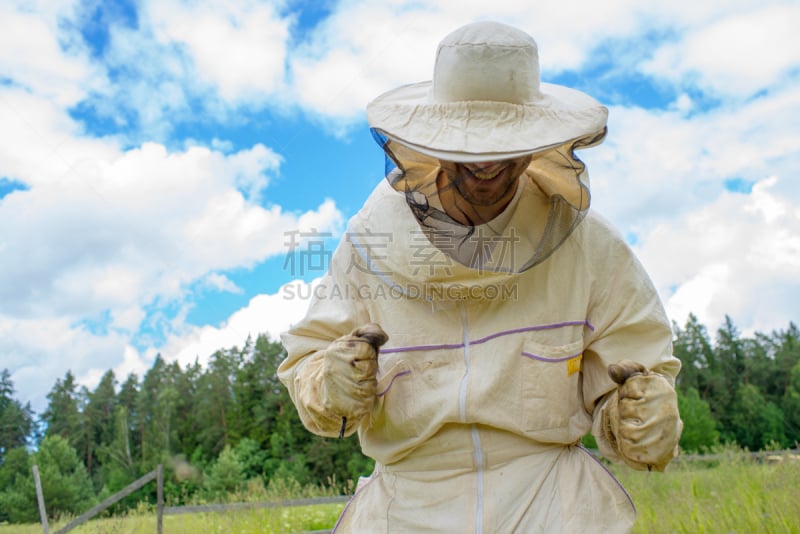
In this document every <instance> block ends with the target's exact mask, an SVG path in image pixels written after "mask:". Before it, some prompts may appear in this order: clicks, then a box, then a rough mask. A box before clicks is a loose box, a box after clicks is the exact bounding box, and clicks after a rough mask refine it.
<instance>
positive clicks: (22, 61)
mask: <svg viewBox="0 0 800 534" xmlns="http://www.w3.org/2000/svg"><path fill="white" fill-rule="evenodd" d="M63 4H64V5H61V6H58V5H57V4H56V3H53V4H51V5H49V6H47V7H46V8H44V6H42V8H39V9H37V6H35V5H30V4H29V5H27V6H25V7H24V8H22V6H21V5H20V6H15V5H14V4H12V3H6V2H4V3H3V4H2V5H0V21H2V23H0V24H2V31H0V73H2V74H0V79H2V78H6V79H10V80H13V81H14V83H15V84H17V85H19V86H21V87H23V88H25V89H26V90H29V91H32V92H34V93H36V94H38V95H40V96H42V97H45V98H47V99H48V100H51V101H53V102H56V103H58V105H62V106H66V105H71V104H74V103H76V102H77V101H78V100H80V99H81V97H82V96H83V95H84V94H85V92H86V91H87V90H88V89H91V88H92V87H99V86H102V85H103V84H104V83H105V80H104V78H103V76H101V75H100V72H99V70H98V69H96V68H95V67H94V66H92V65H91V63H90V62H89V60H88V58H87V54H86V50H85V49H84V48H83V47H82V46H81V45H80V43H78V42H76V41H74V40H70V41H68V42H67V43H64V40H65V38H68V37H69V36H68V35H67V36H65V35H62V36H61V37H59V34H58V24H59V16H61V15H65V14H68V12H69V8H70V5H69V3H63ZM4 107H5V106H4Z"/></svg>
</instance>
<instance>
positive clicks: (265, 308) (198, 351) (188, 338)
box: [160, 279, 319, 366]
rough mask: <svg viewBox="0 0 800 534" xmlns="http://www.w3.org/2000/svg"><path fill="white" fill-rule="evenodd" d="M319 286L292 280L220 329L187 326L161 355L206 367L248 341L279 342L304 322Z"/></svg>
mask: <svg viewBox="0 0 800 534" xmlns="http://www.w3.org/2000/svg"><path fill="white" fill-rule="evenodd" d="M318 283H319V279H316V280H314V281H312V282H310V283H306V282H303V281H300V280H294V281H291V282H288V283H286V284H284V285H283V286H282V287H281V288H280V289H279V290H278V291H277V292H276V293H274V294H268V295H267V294H264V295H257V296H255V297H253V298H252V299H251V300H250V302H249V303H248V305H247V306H245V307H244V308H242V309H240V310H238V311H236V312H235V313H233V314H232V315H231V316H230V317H229V318H228V319H227V320H226V321H224V322H223V323H222V324H221V325H220V326H219V327H215V326H204V327H191V326H188V327H187V331H186V332H183V333H181V334H179V335H175V336H172V337H170V339H168V340H167V343H166V344H165V345H164V347H162V348H161V349H160V352H161V354H162V356H163V357H165V358H166V359H168V360H169V361H173V360H177V361H178V362H179V363H180V364H181V365H183V366H185V365H187V364H191V363H194V362H195V361H199V362H200V363H201V364H205V363H206V362H207V361H208V358H209V357H210V356H211V355H212V354H213V353H214V352H215V351H217V350H219V349H223V348H231V347H234V346H237V347H241V346H243V345H244V343H245V341H246V340H247V338H248V337H250V338H252V339H253V340H255V338H256V337H257V336H258V335H259V334H266V335H268V336H269V337H270V339H272V340H273V341H278V340H280V337H279V336H280V334H281V332H284V331H286V330H287V329H288V328H289V327H290V326H291V325H292V324H294V323H296V322H297V321H299V320H300V319H302V318H303V316H304V315H305V313H306V310H307V308H308V305H309V297H310V295H311V293H312V291H313V288H314V287H316V285H317V284H318Z"/></svg>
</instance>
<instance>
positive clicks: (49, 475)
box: [0, 316, 800, 524]
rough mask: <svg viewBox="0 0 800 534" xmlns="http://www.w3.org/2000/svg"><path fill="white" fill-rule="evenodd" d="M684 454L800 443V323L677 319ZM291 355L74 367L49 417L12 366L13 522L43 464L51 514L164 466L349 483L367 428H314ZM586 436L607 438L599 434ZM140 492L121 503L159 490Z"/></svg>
mask: <svg viewBox="0 0 800 534" xmlns="http://www.w3.org/2000/svg"><path fill="white" fill-rule="evenodd" d="M673 330H674V352H675V355H676V356H677V357H678V358H680V360H681V361H682V363H683V369H682V371H681V373H680V375H679V377H678V380H677V389H678V399H679V405H680V410H681V416H682V418H683V420H684V425H685V426H684V432H683V436H682V438H681V442H680V444H681V449H682V451H683V452H684V453H702V452H704V451H707V450H712V449H713V448H715V447H717V446H719V445H723V444H735V445H737V446H739V447H743V448H746V449H749V450H763V449H780V448H788V447H792V448H794V447H797V446H798V442H800V331H799V330H798V328H797V326H796V325H795V324H794V323H790V324H789V326H788V327H787V328H786V329H785V330H780V331H773V332H771V333H756V334H755V335H753V336H752V337H744V336H742V335H741V334H740V333H739V331H738V330H737V328H736V326H735V325H734V323H733V321H732V320H731V319H730V318H726V321H725V323H724V324H723V326H722V327H721V328H719V330H718V331H717V332H716V333H715V335H714V337H713V339H712V338H711V336H710V335H709V333H708V331H707V329H706V327H705V326H703V325H702V324H700V322H699V321H698V319H697V318H696V317H694V316H689V318H688V319H687V321H686V324H685V325H684V326H682V327H681V326H679V325H677V324H674V325H673ZM284 356H285V353H284V350H283V348H282V346H281V344H280V343H279V342H277V341H274V340H271V339H269V338H268V337H267V336H264V335H261V336H258V337H257V339H256V340H255V341H253V340H252V339H248V341H247V342H246V343H245V344H244V346H243V347H232V348H229V349H224V350H219V351H217V352H216V353H214V354H213V355H211V357H210V359H209V361H208V364H206V365H204V366H201V365H200V364H199V363H197V362H195V363H194V364H193V365H188V366H186V367H185V368H182V367H181V366H180V365H178V364H177V363H175V362H172V363H168V361H167V360H168V359H165V358H163V357H161V356H158V357H157V358H156V359H155V362H154V363H153V365H152V367H151V368H150V369H149V370H148V371H147V372H146V373H145V374H144V376H141V377H139V376H136V375H133V374H132V375H129V376H127V377H124V378H122V377H116V376H114V373H113V372H112V371H108V372H106V373H105V375H104V376H103V377H102V379H101V380H100V382H99V383H98V384H97V386H96V387H95V388H94V389H92V390H90V389H88V388H86V387H84V386H80V385H78V384H77V382H76V379H75V376H73V374H72V373H71V372H67V373H66V375H65V376H64V377H63V378H61V379H59V380H57V381H56V383H55V384H54V385H53V387H52V389H51V390H50V392H49V394H48V395H47V399H48V405H47V407H46V409H45V410H44V411H43V412H42V413H41V414H36V413H34V411H33V410H32V409H31V407H30V405H29V404H25V405H23V404H22V403H21V402H20V401H19V400H17V399H16V398H15V393H16V392H15V389H14V384H13V381H12V380H11V373H10V372H9V371H8V370H7V369H5V370H3V371H2V372H0V524H2V523H4V522H8V523H33V522H36V521H38V508H37V504H36V493H35V488H34V482H33V477H32V474H31V467H32V466H33V465H34V464H35V465H37V466H38V469H39V473H40V476H41V479H42V482H43V486H44V494H45V500H46V502H47V508H48V515H51V516H53V517H58V516H62V515H65V514H66V515H68V514H74V515H77V514H80V513H82V512H83V511H85V510H86V509H87V508H89V507H90V506H92V505H94V504H96V503H97V502H99V501H101V500H103V499H104V498H106V497H108V496H110V495H112V494H114V493H115V492H117V491H119V490H120V489H122V488H124V487H125V486H127V485H128V484H130V483H131V482H133V481H134V480H136V479H137V478H139V477H141V476H142V475H144V474H146V473H148V472H150V471H152V470H153V469H154V468H155V467H156V466H157V465H158V464H162V465H164V468H165V470H166V475H165V499H166V501H167V503H168V504H170V505H179V504H184V503H197V502H212V501H225V500H226V499H228V498H230V496H231V495H236V493H237V492H241V491H242V490H243V489H244V488H246V487H251V486H253V485H261V486H262V487H268V486H269V485H271V484H285V483H287V481H291V483H293V484H299V485H304V486H305V485H311V486H324V487H327V488H331V487H332V488H334V489H335V490H337V491H339V492H341V493H343V494H344V493H347V492H350V491H352V488H353V484H354V481H355V480H356V479H357V478H358V477H359V476H364V475H366V474H368V473H369V472H370V471H371V469H372V461H371V460H370V459H369V458H366V457H364V456H363V455H362V454H361V453H360V450H359V447H358V442H357V440H356V438H355V437H351V438H347V439H341V440H339V439H326V438H321V437H318V436H314V435H312V434H310V433H309V432H307V431H306V430H305V429H304V428H303V426H302V424H301V423H300V420H299V418H298V415H297V412H296V410H295V408H294V406H293V405H292V403H291V400H290V399H289V396H288V393H287V391H286V389H285V388H284V387H283V386H282V385H281V384H280V382H279V381H278V379H277V377H276V369H277V367H278V365H279V364H280V362H281V361H282V359H283V358H284ZM584 443H586V444H587V445H588V446H591V445H592V444H593V438H592V436H591V435H587V436H586V438H585V439H584ZM151 493H152V495H149V494H148V493H147V491H145V490H142V491H141V492H139V493H137V494H134V495H133V496H131V497H129V498H126V499H125V500H123V501H121V502H120V503H119V504H117V505H115V508H114V509H112V511H113V510H117V511H119V510H120V509H122V510H124V509H126V507H128V508H130V507H134V506H136V502H137V501H139V500H142V499H148V498H150V499H154V498H155V490H154V489H153V490H152V492H151Z"/></svg>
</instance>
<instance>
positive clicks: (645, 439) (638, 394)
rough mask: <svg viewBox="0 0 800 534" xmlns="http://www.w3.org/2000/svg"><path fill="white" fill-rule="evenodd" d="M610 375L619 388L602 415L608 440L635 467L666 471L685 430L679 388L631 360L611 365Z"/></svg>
mask: <svg viewBox="0 0 800 534" xmlns="http://www.w3.org/2000/svg"><path fill="white" fill-rule="evenodd" d="M608 374H609V376H610V377H611V378H612V379H613V380H614V381H615V382H616V383H617V384H619V387H618V388H617V390H616V391H615V392H614V393H612V394H611V396H610V397H609V399H608V401H607V403H606V408H605V410H604V411H603V414H602V417H603V421H602V431H603V433H604V434H605V438H606V440H607V441H608V442H609V443H610V444H611V446H612V447H614V448H615V449H616V451H617V452H618V453H619V455H620V457H621V458H622V460H623V461H624V462H625V463H626V464H628V465H629V466H631V467H633V468H634V469H639V470H645V469H647V470H650V469H654V470H656V471H664V469H665V468H666V466H667V464H668V463H669V462H670V460H672V459H673V458H674V457H675V456H677V453H678V441H679V440H680V437H681V432H682V431H683V421H681V418H680V414H679V413H678V397H677V394H676V393H675V389H674V388H673V387H672V385H671V384H670V383H669V382H668V381H667V379H666V378H664V377H663V376H661V375H659V374H657V373H653V372H650V371H648V370H647V368H646V367H645V366H644V365H642V364H640V363H638V362H633V361H630V360H623V361H621V362H619V363H618V364H612V365H610V366H609V369H608Z"/></svg>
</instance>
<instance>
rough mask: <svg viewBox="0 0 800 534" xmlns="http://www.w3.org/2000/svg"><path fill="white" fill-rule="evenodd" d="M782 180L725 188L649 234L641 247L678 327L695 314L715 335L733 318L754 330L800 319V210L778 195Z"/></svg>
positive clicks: (769, 180) (749, 332)
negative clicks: (742, 190) (747, 191)
mask: <svg viewBox="0 0 800 534" xmlns="http://www.w3.org/2000/svg"><path fill="white" fill-rule="evenodd" d="M777 182H778V179H777V178H775V177H772V178H768V179H764V180H762V181H760V182H759V183H758V184H757V185H756V186H755V187H754V189H753V193H752V195H742V194H737V193H725V194H723V195H721V196H720V197H719V198H718V199H717V200H715V201H714V202H711V203H709V204H708V205H706V206H703V207H702V208H698V209H696V210H693V211H691V212H689V213H686V214H685V215H683V216H682V217H679V218H676V219H673V220H669V221H664V222H663V223H662V224H660V225H658V226H657V227H656V228H655V229H653V231H652V232H650V233H649V234H647V235H645V236H643V239H642V241H641V244H640V245H639V246H638V247H637V251H638V253H639V254H640V256H641V258H642V261H643V263H644V264H645V265H646V266H647V267H648V269H649V271H650V273H651V275H652V276H653V279H654V281H655V282H656V284H657V285H658V286H659V290H660V292H661V294H662V296H663V298H664V301H665V304H666V306H667V310H668V312H669V315H670V317H671V318H672V319H673V320H675V321H676V322H678V324H680V325H682V324H683V322H684V321H685V320H686V318H687V316H688V314H689V313H694V314H695V315H696V316H697V317H698V319H699V320H700V322H701V323H703V324H705V325H706V326H707V327H708V328H709V331H710V332H714V331H716V329H717V328H718V327H719V326H720V325H721V324H722V323H723V321H724V317H725V315H729V316H731V318H732V319H733V321H734V324H737V325H738V326H740V327H741V328H742V330H743V331H745V333H746V334H752V333H753V332H755V331H761V332H767V333H768V332H770V331H772V330H773V329H782V328H786V327H788V325H789V321H792V320H795V321H796V320H797V317H796V314H797V309H798V308H797V303H798V302H800V280H798V277H797V273H798V272H800V208H798V207H797V203H796V202H791V201H789V200H788V199H786V198H781V197H779V196H776V195H775V193H774V188H775V185H776V183H777Z"/></svg>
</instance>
